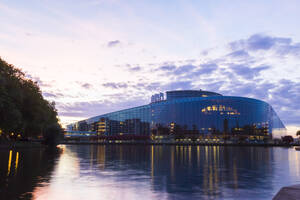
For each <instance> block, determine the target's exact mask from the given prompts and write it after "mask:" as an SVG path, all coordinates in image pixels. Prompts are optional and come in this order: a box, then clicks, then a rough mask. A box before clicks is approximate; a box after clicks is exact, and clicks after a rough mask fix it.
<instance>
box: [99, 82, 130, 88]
mask: <svg viewBox="0 0 300 200" xmlns="http://www.w3.org/2000/svg"><path fill="white" fill-rule="evenodd" d="M102 86H103V87H107V88H111V89H120V88H127V87H128V84H127V83H114V82H108V83H103V84H102Z"/></svg>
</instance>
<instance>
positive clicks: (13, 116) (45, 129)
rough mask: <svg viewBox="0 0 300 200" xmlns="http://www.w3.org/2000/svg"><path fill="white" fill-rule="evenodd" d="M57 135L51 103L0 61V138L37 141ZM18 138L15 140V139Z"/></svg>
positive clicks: (55, 118)
mask: <svg viewBox="0 0 300 200" xmlns="http://www.w3.org/2000/svg"><path fill="white" fill-rule="evenodd" d="M53 127H56V128H57V129H56V130H58V129H59V131H53V137H54V135H58V134H60V133H61V127H60V125H59V123H58V118H57V111H56V109H55V103H54V102H51V103H50V102H48V101H47V100H45V99H44V98H43V96H42V92H41V90H40V88H39V86H38V85H37V83H36V82H34V81H32V80H30V79H28V78H26V77H25V73H23V72H22V71H21V70H20V69H18V68H16V67H14V66H13V65H11V64H8V63H7V62H5V61H4V60H2V59H1V58H0V132H1V133H0V134H1V137H2V138H9V137H11V138H22V139H28V138H38V137H41V136H46V135H48V134H50V133H49V131H51V130H54V129H53ZM16 136H18V137H16Z"/></svg>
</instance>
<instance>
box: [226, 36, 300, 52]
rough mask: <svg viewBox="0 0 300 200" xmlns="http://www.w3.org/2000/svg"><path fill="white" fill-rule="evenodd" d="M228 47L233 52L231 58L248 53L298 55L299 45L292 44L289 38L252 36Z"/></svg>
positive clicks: (234, 42)
mask: <svg viewBox="0 0 300 200" xmlns="http://www.w3.org/2000/svg"><path fill="white" fill-rule="evenodd" d="M229 47H230V49H231V50H233V51H234V52H232V53H231V56H241V55H243V56H246V55H247V54H248V51H250V52H255V51H269V50H273V51H275V52H276V53H277V54H278V55H282V56H283V55H287V54H292V55H299V54H300V43H293V41H292V39H291V38H285V37H272V36H268V35H263V34H254V35H252V36H250V37H249V38H248V39H242V40H238V41H233V42H231V43H229Z"/></svg>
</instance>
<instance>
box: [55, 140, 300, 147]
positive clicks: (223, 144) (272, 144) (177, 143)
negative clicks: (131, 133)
mask: <svg viewBox="0 0 300 200" xmlns="http://www.w3.org/2000/svg"><path fill="white" fill-rule="evenodd" d="M60 144H74V145H90V144H94V145H183V146H184V145H192V146H263V147H276V146H277V147H293V146H300V145H299V144H274V143H205V142H177V141H175V142H172V141H165V142H161V141H102V142H98V141H97V142H95V141H62V142H60Z"/></svg>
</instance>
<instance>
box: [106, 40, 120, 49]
mask: <svg viewBox="0 0 300 200" xmlns="http://www.w3.org/2000/svg"><path fill="white" fill-rule="evenodd" d="M120 44H121V42H120V41H119V40H113V41H109V42H108V43H107V47H115V46H118V45H120Z"/></svg>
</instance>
